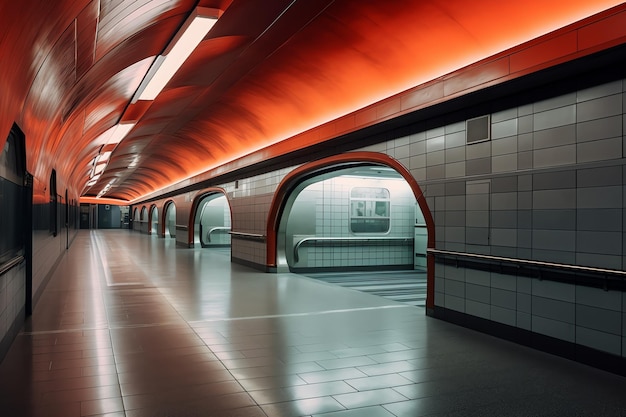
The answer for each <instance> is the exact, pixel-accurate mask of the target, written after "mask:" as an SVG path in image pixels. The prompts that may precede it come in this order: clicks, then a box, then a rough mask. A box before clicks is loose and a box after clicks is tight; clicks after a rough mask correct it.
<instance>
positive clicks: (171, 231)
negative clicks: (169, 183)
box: [162, 200, 176, 238]
mask: <svg viewBox="0 0 626 417" xmlns="http://www.w3.org/2000/svg"><path fill="white" fill-rule="evenodd" d="M162 236H163V237H165V238H176V204H174V202H173V201H171V200H170V201H168V202H166V203H165V208H164V209H163V227H162Z"/></svg>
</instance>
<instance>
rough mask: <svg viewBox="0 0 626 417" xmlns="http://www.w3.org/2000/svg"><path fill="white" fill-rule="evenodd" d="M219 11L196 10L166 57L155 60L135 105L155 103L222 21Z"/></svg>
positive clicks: (138, 90)
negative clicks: (220, 20) (218, 21)
mask: <svg viewBox="0 0 626 417" xmlns="http://www.w3.org/2000/svg"><path fill="white" fill-rule="evenodd" d="M217 12H218V11H216V10H215V9H207V8H203V7H198V8H196V9H195V10H194V12H193V13H192V14H191V15H190V16H189V18H187V20H186V21H185V23H184V24H183V27H182V28H181V30H180V31H179V32H178V34H177V35H176V36H175V37H174V39H173V40H172V42H171V43H170V45H169V46H168V47H167V49H166V51H165V52H164V53H163V55H159V56H157V58H156V59H155V61H154V63H153V64H152V67H150V70H149V71H148V74H146V77H145V78H144V80H143V81H142V82H141V84H140V85H139V88H138V89H137V93H136V94H135V98H133V100H132V103H135V102H136V101H137V100H154V99H155V98H156V97H157V96H158V95H159V93H160V92H161V90H163V88H164V87H165V85H166V84H167V83H168V82H169V81H170V80H171V79H172V77H173V76H174V74H176V71H178V69H179V68H180V67H181V66H182V65H183V63H184V62H185V61H186V60H187V58H189V55H191V53H192V52H193V51H194V49H196V48H197V47H198V45H199V44H200V42H202V39H204V37H205V36H206V35H207V33H209V31H210V30H211V28H212V27H213V25H215V22H217V18H218V16H217V14H218V13H217Z"/></svg>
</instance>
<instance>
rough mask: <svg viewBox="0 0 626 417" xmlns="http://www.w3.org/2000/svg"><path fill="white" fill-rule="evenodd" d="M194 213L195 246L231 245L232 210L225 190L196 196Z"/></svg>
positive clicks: (216, 190)
mask: <svg viewBox="0 0 626 417" xmlns="http://www.w3.org/2000/svg"><path fill="white" fill-rule="evenodd" d="M192 213H193V245H194V247H203V248H206V247H230V234H229V232H230V227H231V211H230V204H229V203H228V199H227V198H226V194H225V193H224V191H223V190H221V189H215V190H211V191H208V192H206V193H204V194H201V195H199V196H198V197H196V200H195V201H194V210H193V212H192Z"/></svg>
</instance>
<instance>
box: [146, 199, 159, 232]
mask: <svg viewBox="0 0 626 417" xmlns="http://www.w3.org/2000/svg"><path fill="white" fill-rule="evenodd" d="M148 233H149V234H151V235H153V236H157V235H158V233H159V210H158V209H157V206H155V205H153V206H152V207H150V229H149V232H148Z"/></svg>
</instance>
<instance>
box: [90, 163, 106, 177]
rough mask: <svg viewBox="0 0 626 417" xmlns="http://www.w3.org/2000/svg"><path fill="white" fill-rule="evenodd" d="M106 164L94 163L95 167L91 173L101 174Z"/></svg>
mask: <svg viewBox="0 0 626 417" xmlns="http://www.w3.org/2000/svg"><path fill="white" fill-rule="evenodd" d="M106 166H107V165H106V164H98V165H96V167H95V168H94V169H93V175H98V174H101V173H102V171H104V168H105V167H106Z"/></svg>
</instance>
